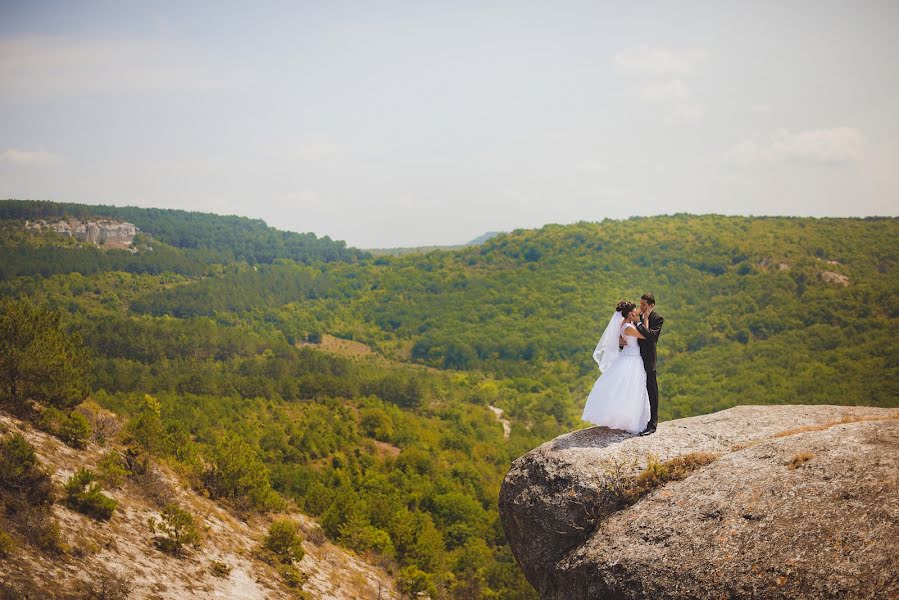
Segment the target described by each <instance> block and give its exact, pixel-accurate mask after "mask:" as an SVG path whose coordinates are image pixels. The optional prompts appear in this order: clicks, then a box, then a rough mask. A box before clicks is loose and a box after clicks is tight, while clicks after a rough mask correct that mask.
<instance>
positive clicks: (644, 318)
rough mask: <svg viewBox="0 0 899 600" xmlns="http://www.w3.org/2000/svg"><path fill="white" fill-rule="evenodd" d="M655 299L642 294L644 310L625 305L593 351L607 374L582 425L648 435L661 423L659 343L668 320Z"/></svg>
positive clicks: (620, 305)
mask: <svg viewBox="0 0 899 600" xmlns="http://www.w3.org/2000/svg"><path fill="white" fill-rule="evenodd" d="M655 304H656V299H655V297H654V296H653V295H652V294H643V296H642V297H641V298H640V304H639V306H638V305H637V304H634V303H633V302H627V301H625V300H622V301H621V302H619V303H618V306H616V307H615V313H614V314H613V315H612V319H611V320H610V321H609V324H608V326H607V327H606V330H605V332H604V333H603V334H602V337H601V338H600V340H599V343H598V344H597V345H596V349H595V350H594V351H593V358H594V360H596V362H597V364H599V370H600V371H602V375H600V377H599V379H597V380H596V383H594V384H593V389H592V390H591V391H590V395H589V396H588V397H587V403H586V404H585V405H584V414H583V415H582V416H581V419H582V420H584V421H587V422H589V423H593V424H594V425H604V426H606V427H609V428H610V429H622V430H624V431H628V432H630V433H637V434H640V435H649V434H651V433H654V432H655V430H656V423H657V422H658V418H659V384H658V382H657V381H656V342H658V340H659V334H660V333H661V332H662V323H664V321H665V320H664V319H663V318H662V316H661V315H660V314H658V313H657V312H655Z"/></svg>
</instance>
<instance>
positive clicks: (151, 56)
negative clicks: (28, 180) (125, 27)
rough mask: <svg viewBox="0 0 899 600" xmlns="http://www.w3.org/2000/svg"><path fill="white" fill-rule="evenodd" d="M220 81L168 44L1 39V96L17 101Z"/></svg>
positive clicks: (211, 84)
mask: <svg viewBox="0 0 899 600" xmlns="http://www.w3.org/2000/svg"><path fill="white" fill-rule="evenodd" d="M220 85H221V82H220V81H215V80H214V79H213V78H212V77H211V76H210V75H209V74H208V73H206V72H205V70H204V69H202V68H200V67H198V66H196V65H192V64H190V60H189V57H187V56H185V52H184V51H183V50H182V49H180V48H178V47H176V46H174V45H173V44H171V43H169V42H162V41H153V40H135V39H80V38H73V37H63V36H17V37H7V38H3V39H0V94H2V96H5V97H6V98H11V99H15V100H31V99H36V98H37V99H40V98H47V97H51V96H60V95H64V96H73V95H74V96H79V95H93V94H110V93H112V94H115V93H141V92H154V91H160V90H197V89H210V88H214V87H219V86H220Z"/></svg>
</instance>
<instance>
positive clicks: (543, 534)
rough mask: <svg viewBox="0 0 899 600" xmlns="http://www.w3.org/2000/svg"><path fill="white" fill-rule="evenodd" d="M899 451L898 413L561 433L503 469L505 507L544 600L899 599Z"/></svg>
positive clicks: (806, 411) (737, 413)
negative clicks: (685, 466)
mask: <svg viewBox="0 0 899 600" xmlns="http://www.w3.org/2000/svg"><path fill="white" fill-rule="evenodd" d="M694 453H704V454H699V455H698V454H694ZM695 456H701V457H703V460H701V461H699V462H696V463H695V465H694V467H695V468H694V470H692V471H689V473H688V474H685V475H684V474H682V475H681V476H682V477H684V478H682V479H680V480H673V481H668V482H667V483H664V482H663V483H661V484H659V483H658V482H657V483H656V484H655V487H652V485H650V484H646V482H647V481H650V482H651V481H652V478H649V479H647V478H646V473H645V470H646V468H647V465H648V464H650V463H652V464H653V465H654V466H655V467H656V468H658V467H659V465H660V464H663V465H664V463H665V462H666V461H670V464H674V463H678V460H679V459H680V458H682V457H688V459H687V460H686V463H690V459H689V457H695ZM897 457H899V409H885V408H867V407H842V406H740V407H736V408H732V409H729V410H725V411H721V412H718V413H713V414H709V415H703V416H700V417H691V418H687V419H677V420H674V421H668V422H665V423H660V424H659V428H658V431H657V432H656V433H655V434H653V435H651V436H646V437H634V436H631V435H629V434H626V433H623V432H620V431H613V430H609V429H607V428H604V427H593V428H589V429H582V430H579V431H574V432H572V433H568V434H565V435H562V436H559V437H558V438H556V439H554V440H551V441H549V442H547V443H545V444H543V445H542V446H540V447H538V448H536V449H534V450H532V451H531V452H529V453H528V454H526V455H524V456H522V457H521V458H519V459H518V460H516V461H515V462H514V463H513V465H512V468H511V470H510V471H509V473H508V474H507V475H506V478H505V480H504V481H503V485H502V488H501V491H500V501H499V509H500V516H501V519H502V524H503V528H504V529H505V533H506V537H507V539H508V541H509V544H510V546H511V548H512V552H513V554H514V555H515V558H516V560H517V561H518V563H519V564H520V565H521V568H522V569H523V570H524V573H525V575H526V577H527V578H528V581H530V582H531V584H533V586H534V587H535V588H536V589H537V591H538V592H539V594H540V597H541V598H543V599H551V598H564V599H565V600H578V599H581V598H583V599H587V598H589V599H594V600H595V599H605V598H609V599H624V598H627V599H631V598H632V599H635V600H636V599H642V598H653V599H674V598H677V599H685V600H686V599H699V598H709V599H711V598H714V599H719V598H727V599H736V598H835V599H836V598H841V599H842V598H872V599H874V598H899V489H897V487H899V483H897V482H899V479H897V476H899V469H897V466H899V464H897V462H899V458H897ZM682 462H683V461H682ZM706 463H707V464H706ZM641 473H644V475H643V477H642V478H640V477H639V476H640V474H641ZM635 482H643V485H644V486H645V485H650V487H649V488H646V487H644V488H642V491H641V494H640V495H638V496H635V495H634V494H633V493H631V494H630V495H629V494H628V491H630V492H633V490H634V489H636V488H640V486H639V485H635Z"/></svg>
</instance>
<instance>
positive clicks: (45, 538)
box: [0, 433, 64, 553]
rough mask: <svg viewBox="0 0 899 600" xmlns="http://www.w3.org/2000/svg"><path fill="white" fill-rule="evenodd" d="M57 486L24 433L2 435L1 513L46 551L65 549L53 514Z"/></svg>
mask: <svg viewBox="0 0 899 600" xmlns="http://www.w3.org/2000/svg"><path fill="white" fill-rule="evenodd" d="M53 502H54V486H53V481H52V480H51V479H50V474H49V473H47V472H46V471H45V470H44V469H43V468H41V466H40V465H39V464H38V459H37V455H35V453H34V447H33V446H32V445H31V444H30V443H28V440H26V439H25V438H24V437H23V436H22V435H21V434H19V433H14V434H11V435H6V436H3V437H0V514H2V515H3V517H5V525H8V526H9V527H10V529H11V531H14V532H16V533H18V534H19V535H21V536H22V537H24V538H25V540H26V541H28V542H29V543H30V544H32V545H33V546H35V547H36V548H39V549H41V550H43V551H45V552H53V553H57V552H61V551H62V550H63V549H64V544H63V542H62V536H61V534H60V527H59V523H57V522H56V520H55V519H54V518H53V512H52V504H53Z"/></svg>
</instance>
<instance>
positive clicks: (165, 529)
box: [148, 504, 200, 556]
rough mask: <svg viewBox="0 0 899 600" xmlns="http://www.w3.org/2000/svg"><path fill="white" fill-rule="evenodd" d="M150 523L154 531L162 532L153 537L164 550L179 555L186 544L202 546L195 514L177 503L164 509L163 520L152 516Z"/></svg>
mask: <svg viewBox="0 0 899 600" xmlns="http://www.w3.org/2000/svg"><path fill="white" fill-rule="evenodd" d="M148 524H149V526H150V531H151V532H152V533H159V534H161V535H158V536H155V537H154V538H153V543H154V544H155V545H156V547H157V548H159V549H160V550H162V551H163V552H168V553H169V554H173V555H176V556H177V555H180V554H181V553H182V551H183V549H184V546H193V547H199V546H200V531H199V529H198V528H197V523H196V521H195V520H194V517H193V515H192V514H190V513H189V512H187V511H186V510H184V509H182V508H181V507H179V506H178V505H177V504H169V505H168V506H166V507H165V508H164V509H162V520H161V521H157V520H156V519H154V518H153V517H150V520H149V522H148Z"/></svg>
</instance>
